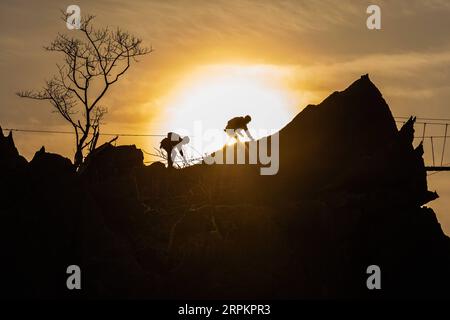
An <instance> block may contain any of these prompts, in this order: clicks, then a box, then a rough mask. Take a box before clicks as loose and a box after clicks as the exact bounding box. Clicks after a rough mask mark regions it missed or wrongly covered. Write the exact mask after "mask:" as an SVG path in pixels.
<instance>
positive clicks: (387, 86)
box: [0, 0, 450, 234]
mask: <svg viewBox="0 0 450 320" xmlns="http://www.w3.org/2000/svg"><path fill="white" fill-rule="evenodd" d="M376 3H377V4H378V5H379V6H380V7H381V10H382V30H380V31H371V30H368V29H367V28H366V25H365V21H366V18H367V14H366V13H365V11H366V7H367V5H368V2H367V1H337V0H336V1H299V0H295V1H282V2H281V1H245V0H236V1H233V0H216V1H212V0H210V1H197V0H196V1H193V0H191V1H181V0H180V1H176V0H171V1H117V0H112V1H103V0H100V1H76V2H70V3H64V2H61V1H56V0H54V1H21V0H14V1H12V0H11V1H9V0H6V1H5V0H3V1H2V2H1V4H0V25H1V29H0V47H1V48H0V74H1V85H0V97H1V99H2V100H1V101H2V104H1V106H0V125H1V126H2V127H16V128H28V129H33V128H40V129H42V128H44V129H49V130H56V129H59V130H70V128H69V127H68V126H67V125H66V124H65V123H64V121H63V120H62V119H61V118H60V117H58V115H57V114H52V113H50V110H51V107H50V106H49V105H47V104H46V103H45V102H42V103H41V102H36V101H28V100H24V99H19V98H18V97H16V96H15V92H16V91H18V90H22V89H28V88H39V87H40V86H41V85H42V84H43V81H44V80H45V79H48V78H50V77H51V75H52V74H53V73H54V72H55V71H56V67H55V62H57V61H59V58H60V57H59V56H58V55H57V54H53V53H46V52H44V50H43V49H42V47H43V45H45V44H48V43H49V42H50V41H51V40H52V39H53V38H54V36H55V35H56V34H57V33H58V32H63V33H68V32H71V31H68V30H67V29H66V27H65V25H64V23H62V21H61V20H59V10H60V9H64V8H65V7H67V6H68V5H69V4H77V5H79V6H80V7H81V11H82V13H92V14H95V15H96V16H97V18H96V21H95V23H96V24H98V25H100V26H106V25H109V26H120V27H122V28H124V29H126V30H128V31H130V32H131V33H134V34H136V35H138V36H140V37H142V38H143V39H144V42H145V43H146V44H148V45H152V46H153V48H154V49H155V52H154V53H152V54H151V55H150V56H147V57H145V58H142V59H141V61H140V62H139V63H138V64H136V65H133V66H132V67H131V69H130V71H129V72H128V73H127V74H126V75H125V77H124V78H123V79H122V80H121V81H120V82H119V83H118V84H117V85H116V86H115V87H113V88H112V90H111V91H110V92H109V93H108V96H107V97H106V99H105V100H104V105H106V106H108V109H109V111H110V112H109V114H108V115H107V117H106V119H105V121H106V124H105V126H104V128H103V131H104V132H107V131H108V132H127V133H164V132H165V131H167V130H171V129H174V128H173V126H177V128H178V127H179V126H181V125H183V120H186V122H188V123H192V121H193V120H195V119H196V118H197V112H198V111H195V112H186V110H188V109H184V111H182V110H180V108H181V109H183V108H187V107H186V104H184V105H182V104H180V101H185V100H183V99H181V98H180V97H182V96H183V92H184V91H183V90H185V91H186V90H189V88H191V89H192V88H193V89H192V90H200V89H198V88H203V87H204V86H205V85H206V84H208V85H209V87H208V88H209V89H208V92H210V93H211V92H214V90H215V87H214V83H215V82H217V81H219V80H220V79H221V78H220V77H221V75H222V76H223V75H226V74H228V73H229V72H230V70H232V71H233V72H235V70H236V69H235V68H236V66H242V70H241V71H236V72H239V75H238V76H236V77H237V78H236V79H238V80H235V81H234V82H236V81H237V83H241V84H243V85H244V84H247V82H248V85H249V88H254V89H255V94H254V95H253V96H249V97H246V96H242V95H241V94H240V93H239V92H236V93H235V94H231V95H228V97H227V99H229V100H226V101H229V102H230V103H233V105H242V108H245V107H246V106H248V108H249V109H248V111H249V112H252V114H253V115H254V121H253V125H254V126H255V127H264V126H267V125H272V126H274V127H277V126H279V125H281V124H283V122H287V121H288V120H289V119H290V118H292V117H293V116H294V115H295V114H296V113H297V112H298V111H300V110H301V109H302V108H303V107H304V106H305V105H307V104H308V103H319V102H320V101H321V100H322V99H324V98H325V97H326V96H327V95H328V94H330V93H331V92H333V91H335V90H342V89H344V88H345V87H346V86H347V85H349V84H350V83H351V82H352V81H353V80H355V79H357V78H359V76H360V75H361V74H365V73H369V74H370V77H371V79H372V81H374V82H375V84H376V85H377V86H378V87H379V88H380V90H381V92H382V93H383V95H384V97H385V99H386V101H387V102H388V104H389V105H390V107H391V109H392V111H393V114H394V115H398V116H408V115H411V114H414V115H417V116H422V117H431V118H433V117H437V118H450V108H449V106H448V101H450V90H449V86H450V81H449V80H450V39H449V37H448V34H449V31H450V19H448V16H449V14H450V2H449V1H439V0H434V1H433V0H432V1H418V0H417V1H414V0H408V1H406V0H405V1H401V0H395V1H376ZM227 68H228V69H227ZM233 68H234V69H233ZM258 72H259V73H258ZM218 79H219V80H218ZM261 79H269V80H264V81H262V80H261ZM220 81H228V82H226V83H227V85H228V87H229V88H230V90H232V88H233V79H231V80H230V79H225V80H223V79H222V80H220ZM261 81H262V82H261ZM258 90H259V92H264V93H265V94H266V96H264V99H261V100H257V99H258V97H260V96H259V95H258V94H257V92H258ZM200 91H201V90H200ZM250 91H251V90H250ZM220 97H221V96H220V94H218V95H216V96H214V95H210V96H202V98H201V99H200V98H199V99H198V100H192V101H190V103H191V105H192V106H193V107H192V108H194V109H193V110H198V109H195V107H197V108H200V107H198V106H201V105H202V104H205V105H206V104H207V103H208V102H209V101H211V104H213V105H212V106H211V108H208V109H205V110H204V114H201V115H198V118H199V120H202V119H203V120H205V119H209V120H207V122H208V123H210V124H211V125H214V126H216V125H219V124H220V123H225V122H226V120H227V119H225V117H226V116H228V114H227V112H231V111H233V112H234V110H232V109H230V110H228V109H227V107H226V103H224V102H223V101H222V104H221V103H219V102H220V101H219V100H220ZM253 97H254V99H255V100H256V101H257V103H255V105H257V106H258V108H259V109H258V108H257V107H256V106H255V105H252V106H250V104H248V103H246V100H245V99H253ZM177 99H178V100H177ZM233 99H234V100H233ZM270 99H273V101H276V103H275V102H274V103H270V104H269V103H267V104H265V103H264V102H265V101H271V100H270ZM226 101H225V102H226ZM214 102H217V103H214ZM214 108H216V109H214ZM244 111H247V110H243V112H244ZM183 112H184V113H183ZM222 118H224V119H222ZM268 119H269V120H268ZM271 119H274V120H273V121H272V122H270V121H271ZM215 121H216V122H215ZM267 121H269V122H267ZM15 140H16V143H17V146H18V148H19V151H20V152H21V153H22V154H23V155H24V156H26V157H27V158H28V159H30V158H31V157H32V156H33V154H34V152H35V151H36V150H38V148H40V146H42V145H45V146H46V148H47V150H49V151H52V152H58V153H61V154H64V155H66V156H68V157H70V158H72V156H73V149H74V147H73V142H72V140H71V136H70V135H51V134H41V135H29V134H28V135H27V134H24V133H22V134H21V133H17V134H15ZM157 142H158V141H157V140H156V141H155V139H153V140H152V139H151V138H136V137H134V138H120V139H119V143H121V144H131V143H134V144H137V145H138V147H141V148H144V149H146V150H151V149H152V148H153V147H154V146H157ZM427 147H428V149H429V146H427V145H425V148H426V151H427ZM438 148H439V147H438ZM439 149H440V148H439ZM427 161H429V153H427ZM444 162H450V152H449V153H448V154H447V156H446V158H445V160H444ZM449 178H450V174H449V173H439V174H435V175H433V176H431V177H430V178H429V181H430V185H431V187H430V188H431V189H433V190H434V189H437V191H438V193H439V194H441V196H442V197H441V198H440V199H439V200H437V201H434V202H433V203H432V205H431V206H432V207H434V208H436V210H437V214H438V216H439V219H440V221H441V223H442V224H443V225H444V228H445V230H446V233H447V234H450V212H449V209H450V179H449Z"/></svg>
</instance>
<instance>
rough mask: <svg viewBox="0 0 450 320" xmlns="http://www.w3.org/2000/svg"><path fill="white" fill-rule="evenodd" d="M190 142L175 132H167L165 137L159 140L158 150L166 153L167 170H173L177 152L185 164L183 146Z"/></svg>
mask: <svg viewBox="0 0 450 320" xmlns="http://www.w3.org/2000/svg"><path fill="white" fill-rule="evenodd" d="M189 141H190V139H189V137H188V136H186V137H183V138H181V136H180V135H179V134H177V133H175V132H169V133H168V134H167V137H165V138H164V139H162V140H161V143H160V146H159V148H160V149H163V150H164V151H166V153H167V163H168V168H173V162H174V160H175V158H176V156H177V150H178V152H179V153H180V155H181V156H182V157H183V160H184V163H187V160H186V157H185V155H184V153H183V146H184V145H185V144H188V143H189Z"/></svg>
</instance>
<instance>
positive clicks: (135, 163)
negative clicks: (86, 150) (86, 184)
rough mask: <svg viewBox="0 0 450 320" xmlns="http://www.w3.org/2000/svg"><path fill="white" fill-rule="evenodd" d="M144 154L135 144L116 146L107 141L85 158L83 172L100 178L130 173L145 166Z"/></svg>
mask: <svg viewBox="0 0 450 320" xmlns="http://www.w3.org/2000/svg"><path fill="white" fill-rule="evenodd" d="M143 161H144V155H143V153H142V151H141V150H139V149H137V148H136V146H135V145H132V146H118V147H114V146H113V145H112V144H110V143H105V144H103V145H101V146H100V147H98V148H97V149H95V150H94V151H92V152H91V153H90V154H89V155H88V156H87V157H86V160H85V163H84V164H83V167H82V168H81V172H83V174H85V175H87V176H89V175H91V176H96V177H98V178H99V179H101V180H103V179H107V178H111V177H114V176H121V175H124V174H130V173H131V172H132V171H133V169H135V168H142V167H143V166H144V164H143Z"/></svg>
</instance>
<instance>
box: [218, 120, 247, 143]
mask: <svg viewBox="0 0 450 320" xmlns="http://www.w3.org/2000/svg"><path fill="white" fill-rule="evenodd" d="M250 121H252V118H251V117H250V116H249V115H246V116H245V117H235V118H233V119H231V120H230V121H228V123H227V126H226V127H225V129H224V130H223V131H225V132H226V133H227V134H228V135H229V136H230V137H232V138H235V139H236V140H238V135H240V136H241V137H244V135H243V134H242V130H243V131H245V134H246V135H247V137H249V138H250V140H252V141H254V140H255V139H254V138H253V137H252V135H251V134H250V131H249V130H248V127H247V125H248V123H249V122H250Z"/></svg>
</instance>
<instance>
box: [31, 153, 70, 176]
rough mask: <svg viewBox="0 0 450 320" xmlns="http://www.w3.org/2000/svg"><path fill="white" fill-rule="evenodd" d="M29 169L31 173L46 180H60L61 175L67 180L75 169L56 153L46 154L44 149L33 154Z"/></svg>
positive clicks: (67, 160)
mask: <svg viewBox="0 0 450 320" xmlns="http://www.w3.org/2000/svg"><path fill="white" fill-rule="evenodd" d="M29 168H30V170H31V172H33V173H35V174H40V175H45V176H47V177H48V178H53V177H58V178H61V175H62V176H63V178H67V176H68V175H71V174H74V173H75V167H74V166H73V164H72V162H71V161H70V160H69V159H67V158H64V157H62V156H60V155H59V154H56V153H50V152H46V151H45V147H42V148H41V149H40V150H39V151H38V152H36V153H35V155H34V157H33V159H32V160H31V162H30V165H29Z"/></svg>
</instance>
